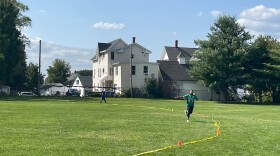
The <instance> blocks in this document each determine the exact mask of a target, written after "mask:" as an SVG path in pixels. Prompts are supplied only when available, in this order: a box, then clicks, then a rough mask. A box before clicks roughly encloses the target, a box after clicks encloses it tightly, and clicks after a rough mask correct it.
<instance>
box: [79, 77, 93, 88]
mask: <svg viewBox="0 0 280 156" xmlns="http://www.w3.org/2000/svg"><path fill="white" fill-rule="evenodd" d="M78 77H79V79H80V81H81V83H82V85H83V87H92V76H78Z"/></svg>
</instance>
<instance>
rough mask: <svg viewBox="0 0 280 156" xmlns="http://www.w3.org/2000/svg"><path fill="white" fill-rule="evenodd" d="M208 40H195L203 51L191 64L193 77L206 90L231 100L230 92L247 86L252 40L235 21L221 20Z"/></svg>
mask: <svg viewBox="0 0 280 156" xmlns="http://www.w3.org/2000/svg"><path fill="white" fill-rule="evenodd" d="M210 30H211V32H210V33H208V35H207V37H208V40H195V44H196V45H198V46H199V50H198V51H197V52H195V53H194V57H195V58H196V60H193V61H190V65H191V69H190V71H189V72H190V74H191V75H192V76H193V77H194V78H196V79H198V80H199V81H200V82H202V84H204V85H205V86H206V87H209V88H211V89H214V90H216V91H222V93H224V99H225V100H226V101H227V100H228V99H229V94H228V93H229V92H228V91H229V89H232V90H235V88H236V87H238V86H240V85H242V84H245V81H244V78H243V75H242V74H240V73H242V72H243V70H244V67H243V66H242V65H243V64H242V60H243V59H244V55H245V53H246V49H247V48H248V41H249V40H250V39H251V38H252V36H251V35H250V34H249V33H248V32H246V31H245V27H242V26H240V25H239V24H238V23H237V20H236V18H235V17H231V16H220V17H219V18H218V19H217V21H216V22H215V23H214V25H213V26H211V27H210Z"/></svg>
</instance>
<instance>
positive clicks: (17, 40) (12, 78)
mask: <svg viewBox="0 0 280 156" xmlns="http://www.w3.org/2000/svg"><path fill="white" fill-rule="evenodd" d="M27 10H28V7H27V6H26V5H24V4H22V3H20V2H18V1H17V0H1V1H0V57H1V58H0V65H1V68H0V83H5V84H8V85H10V86H11V87H12V88H13V89H17V88H20V87H22V86H23V83H24V73H25V69H26V61H25V60H26V52H25V46H26V45H27V44H28V43H29V41H28V39H27V38H26V37H25V36H24V35H23V34H22V33H21V29H22V28H23V27H26V26H30V25H31V19H30V18H29V17H27V16H24V15H23V14H22V13H23V12H25V11H27Z"/></svg>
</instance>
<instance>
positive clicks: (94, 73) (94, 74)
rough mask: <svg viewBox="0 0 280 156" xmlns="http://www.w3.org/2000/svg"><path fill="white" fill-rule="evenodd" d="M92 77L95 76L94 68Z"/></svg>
mask: <svg viewBox="0 0 280 156" xmlns="http://www.w3.org/2000/svg"><path fill="white" fill-rule="evenodd" d="M93 78H95V69H94V70H93Z"/></svg>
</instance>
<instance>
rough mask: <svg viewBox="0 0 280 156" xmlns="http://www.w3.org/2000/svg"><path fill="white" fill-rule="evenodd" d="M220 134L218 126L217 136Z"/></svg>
mask: <svg viewBox="0 0 280 156" xmlns="http://www.w3.org/2000/svg"><path fill="white" fill-rule="evenodd" d="M220 134H221V130H220V128H218V130H217V136H219V135H220Z"/></svg>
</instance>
